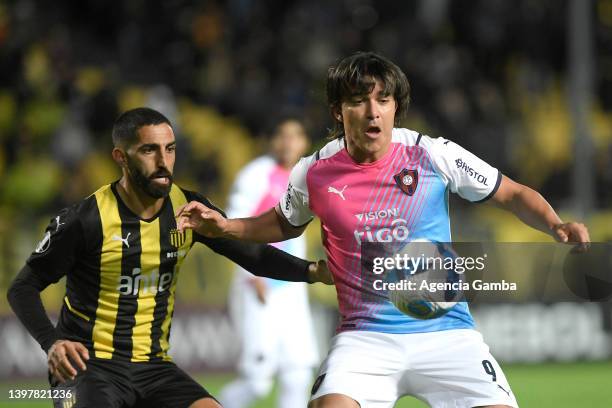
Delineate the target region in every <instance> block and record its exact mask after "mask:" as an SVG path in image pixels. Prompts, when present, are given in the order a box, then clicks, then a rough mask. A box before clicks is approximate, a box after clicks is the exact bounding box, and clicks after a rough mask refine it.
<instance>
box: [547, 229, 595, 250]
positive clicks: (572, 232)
mask: <svg viewBox="0 0 612 408" xmlns="http://www.w3.org/2000/svg"><path fill="white" fill-rule="evenodd" d="M551 231H552V236H553V237H554V238H555V240H557V241H558V242H564V243H568V244H578V245H577V246H576V248H575V250H576V251H577V252H585V251H586V250H587V248H588V247H589V244H590V242H591V237H589V230H588V229H587V227H586V226H585V225H584V224H582V223H579V222H566V223H563V224H557V225H555V226H554V227H553V228H552V229H551Z"/></svg>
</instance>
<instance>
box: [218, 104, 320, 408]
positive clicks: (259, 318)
mask: <svg viewBox="0 0 612 408" xmlns="http://www.w3.org/2000/svg"><path fill="white" fill-rule="evenodd" d="M270 133H271V139H270V154H267V155H264V156H260V157H258V158H256V159H255V160H253V161H251V162H250V163H248V164H247V165H246V166H245V167H244V168H243V169H242V170H241V171H240V173H239V174H238V176H237V177H236V180H235V181H234V185H233V186H232V193H231V194H230V197H229V200H228V208H227V215H228V216H229V217H248V216H252V215H259V214H261V213H262V212H265V211H267V210H268V209H270V207H274V205H276V203H278V200H279V199H280V198H281V197H282V195H283V193H284V192H285V190H286V188H287V182H288V180H289V175H290V172H291V169H292V168H293V166H295V164H296V163H297V162H298V160H299V159H300V158H301V157H302V156H303V155H304V154H305V153H306V151H307V150H308V145H309V141H308V135H307V134H306V129H305V128H304V125H303V124H302V123H301V122H300V121H299V120H298V119H297V118H294V117H291V116H286V117H283V118H281V119H280V120H277V121H275V122H274V126H273V128H272V129H270ZM274 246H276V247H277V248H279V249H282V250H283V251H285V252H287V253H290V254H291V255H294V256H301V257H303V256H306V237H305V236H300V237H296V238H294V239H290V240H287V241H283V242H279V243H278V244H274ZM229 301H230V303H229V309H230V312H231V317H232V322H233V324H234V326H235V327H236V329H237V331H238V333H239V335H240V341H241V345H242V350H241V354H240V359H239V362H238V371H239V374H240V375H239V376H238V378H237V379H236V380H234V381H233V382H231V383H230V384H228V385H227V386H225V387H224V388H223V389H222V390H221V392H220V394H219V401H220V402H221V404H222V405H223V407H224V408H246V407H249V406H252V404H253V403H254V402H255V401H256V400H258V399H260V398H262V397H264V396H265V395H267V394H269V393H270V391H271V390H272V384H273V382H274V377H275V376H276V377H277V378H278V399H277V404H276V406H277V407H278V408H294V407H303V406H306V404H307V403H308V396H309V390H310V384H311V382H312V374H313V368H314V367H315V365H316V364H317V363H318V362H319V357H318V352H317V347H316V338H315V335H314V328H313V324H312V317H311V315H310V307H309V303H308V292H307V288H306V284H304V283H298V282H291V283H289V282H285V281H280V280H276V279H268V278H262V277H258V276H255V275H253V274H251V273H250V272H248V271H247V270H245V269H243V268H241V267H237V268H236V273H235V275H234V282H233V284H232V290H231V295H230V296H229Z"/></svg>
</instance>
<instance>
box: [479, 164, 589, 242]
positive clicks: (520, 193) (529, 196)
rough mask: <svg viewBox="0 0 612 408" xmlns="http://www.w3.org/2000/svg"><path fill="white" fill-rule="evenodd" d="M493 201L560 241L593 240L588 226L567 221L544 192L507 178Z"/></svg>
mask: <svg viewBox="0 0 612 408" xmlns="http://www.w3.org/2000/svg"><path fill="white" fill-rule="evenodd" d="M491 201H492V202H493V204H495V205H496V206H497V207H500V208H503V209H505V210H508V211H510V212H512V213H514V214H515V215H516V216H517V217H518V218H519V219H520V220H521V221H523V222H524V223H525V224H527V225H529V226H530V227H532V228H535V229H537V230H540V231H542V232H544V233H546V234H548V235H550V236H552V237H553V238H554V239H555V240H556V241H558V242H567V243H579V244H586V243H588V242H590V240H591V239H590V237H589V231H588V229H587V228H586V226H585V225H584V224H581V223H577V222H563V221H562V220H561V218H559V216H558V215H557V213H556V212H555V210H554V209H553V208H552V207H551V206H550V204H549V203H548V201H546V200H545V199H544V197H542V195H541V194H540V193H538V192H537V191H535V190H533V189H531V188H529V187H527V186H524V185H522V184H520V183H517V182H515V181H513V180H512V179H510V178H508V177H506V176H503V177H502V181H501V184H500V186H499V189H498V190H497V192H496V193H495V195H494V196H493V197H492V199H491Z"/></svg>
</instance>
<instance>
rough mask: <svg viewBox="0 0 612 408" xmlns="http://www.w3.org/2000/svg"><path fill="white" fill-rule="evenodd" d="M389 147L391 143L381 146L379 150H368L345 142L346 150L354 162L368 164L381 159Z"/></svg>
mask: <svg viewBox="0 0 612 408" xmlns="http://www.w3.org/2000/svg"><path fill="white" fill-rule="evenodd" d="M390 147H391V145H390V144H389V145H387V146H386V147H382V148H381V149H380V150H377V151H373V152H370V151H367V150H362V149H359V148H358V147H356V146H351V145H349V144H347V145H346V151H347V152H348V155H349V156H350V157H351V159H353V161H355V163H358V164H370V163H374V162H377V161H378V160H380V159H382V158H383V157H384V156H385V155H386V154H387V153H388V152H389V149H390Z"/></svg>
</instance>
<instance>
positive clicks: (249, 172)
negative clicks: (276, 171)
mask: <svg viewBox="0 0 612 408" xmlns="http://www.w3.org/2000/svg"><path fill="white" fill-rule="evenodd" d="M275 164H276V162H275V161H274V159H273V158H272V156H267V155H266V156H260V157H258V158H256V159H255V160H252V161H250V162H248V163H247V164H246V165H245V166H244V167H242V169H241V170H240V171H239V172H238V177H246V176H254V175H257V174H261V172H266V171H268V170H269V169H271V168H274V166H275Z"/></svg>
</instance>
